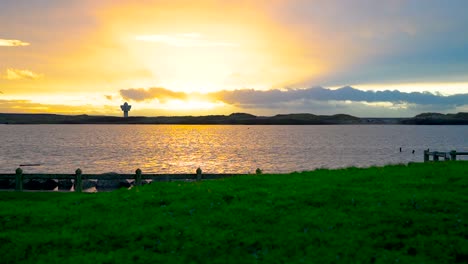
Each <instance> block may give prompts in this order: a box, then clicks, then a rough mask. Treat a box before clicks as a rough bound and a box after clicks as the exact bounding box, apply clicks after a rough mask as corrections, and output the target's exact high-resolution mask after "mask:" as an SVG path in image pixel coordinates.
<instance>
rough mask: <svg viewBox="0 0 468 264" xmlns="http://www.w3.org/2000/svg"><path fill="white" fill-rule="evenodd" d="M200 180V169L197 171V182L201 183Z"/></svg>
mask: <svg viewBox="0 0 468 264" xmlns="http://www.w3.org/2000/svg"><path fill="white" fill-rule="evenodd" d="M201 179H202V170H201V169H200V168H198V169H197V181H201Z"/></svg>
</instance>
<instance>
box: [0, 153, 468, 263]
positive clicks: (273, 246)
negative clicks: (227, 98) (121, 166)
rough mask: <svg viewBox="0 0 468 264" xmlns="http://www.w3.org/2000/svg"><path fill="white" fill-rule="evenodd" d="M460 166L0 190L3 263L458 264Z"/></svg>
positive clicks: (466, 247) (467, 240)
mask: <svg viewBox="0 0 468 264" xmlns="http://www.w3.org/2000/svg"><path fill="white" fill-rule="evenodd" d="M467 187H468V163H467V162H463V161H459V162H439V163H427V164H410V165H408V166H405V165H398V166H386V167H373V168H367V169H358V168H349V169H343V170H317V171H313V172H305V173H293V174H287V175H258V176H239V177H234V178H229V179H225V180H216V181H203V182H190V183H187V182H167V183H154V184H151V185H148V186H144V187H142V188H139V189H138V190H136V189H134V190H129V191H128V190H119V191H115V192H109V193H92V194H90V193H83V194H77V193H43V192H37V193H32V192H25V193H14V192H1V193H0V262H2V263H90V262H91V263H132V262H133V263H456V262H460V263H466V262H467V261H468V228H467V224H468V206H467V205H468V196H467V193H468V191H467Z"/></svg>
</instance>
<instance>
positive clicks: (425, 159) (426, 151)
mask: <svg viewBox="0 0 468 264" xmlns="http://www.w3.org/2000/svg"><path fill="white" fill-rule="evenodd" d="M428 161H429V150H424V162H428Z"/></svg>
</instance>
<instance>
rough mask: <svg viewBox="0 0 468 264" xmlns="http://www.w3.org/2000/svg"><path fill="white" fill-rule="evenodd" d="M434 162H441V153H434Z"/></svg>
mask: <svg viewBox="0 0 468 264" xmlns="http://www.w3.org/2000/svg"><path fill="white" fill-rule="evenodd" d="M434 161H439V152H437V151H434Z"/></svg>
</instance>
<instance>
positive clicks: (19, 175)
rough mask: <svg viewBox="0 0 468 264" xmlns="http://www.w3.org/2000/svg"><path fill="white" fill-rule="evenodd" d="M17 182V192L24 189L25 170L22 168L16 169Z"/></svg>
mask: <svg viewBox="0 0 468 264" xmlns="http://www.w3.org/2000/svg"><path fill="white" fill-rule="evenodd" d="M15 183H16V187H15V190H16V191H17V192H22V191H23V170H22V169H21V168H17V169H16V178H15Z"/></svg>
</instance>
